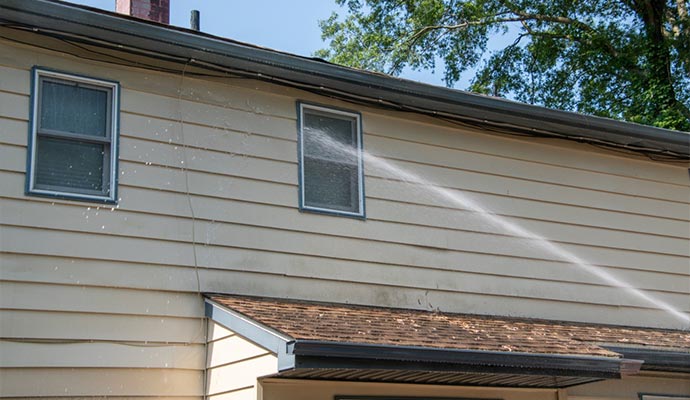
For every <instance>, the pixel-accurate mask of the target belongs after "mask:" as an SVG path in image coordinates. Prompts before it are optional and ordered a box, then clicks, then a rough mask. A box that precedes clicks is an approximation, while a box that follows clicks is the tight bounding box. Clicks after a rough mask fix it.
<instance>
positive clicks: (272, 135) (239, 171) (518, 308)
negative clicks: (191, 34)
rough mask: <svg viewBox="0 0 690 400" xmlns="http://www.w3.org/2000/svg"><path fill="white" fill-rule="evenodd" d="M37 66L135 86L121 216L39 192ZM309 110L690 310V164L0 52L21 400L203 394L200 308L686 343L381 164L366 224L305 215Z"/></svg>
mask: <svg viewBox="0 0 690 400" xmlns="http://www.w3.org/2000/svg"><path fill="white" fill-rule="evenodd" d="M25 38H26V37H25ZM41 40H44V39H41ZM46 44H49V45H50V46H53V47H54V48H56V49H58V50H59V49H61V48H62V47H61V46H64V44H59V43H53V42H50V43H46ZM63 49H64V50H65V51H74V49H69V48H66V47H65V48H63ZM33 65H41V66H46V67H50V68H54V69H58V70H63V71H66V72H73V73H81V74H87V75H91V76H95V77H99V78H103V79H111V80H116V81H119V82H120V83H121V85H122V99H121V106H122V110H121V132H120V134H121V136H120V163H119V175H118V178H119V197H120V199H119V203H118V205H117V206H103V205H98V204H95V203H85V202H76V201H64V200H53V199H46V198H39V197H27V196H25V195H24V180H25V169H26V145H27V131H28V118H29V115H28V112H29V111H28V110H29V106H28V104H29V80H30V73H29V70H30V68H31V67H32V66H33ZM297 100H306V101H310V102H313V103H318V104H326V105H334V106H339V107H342V108H346V109H350V110H353V111H360V112H362V118H363V125H364V139H363V142H364V148H365V150H367V151H369V152H371V153H372V154H374V155H376V156H380V157H383V158H384V159H386V160H388V161H389V162H391V163H393V164H395V165H397V166H400V167H402V168H405V169H406V170H409V171H411V172H414V173H416V174H419V175H420V176H423V177H425V179H427V180H428V181H429V182H434V183H435V184H436V185H439V186H442V187H444V188H447V189H449V190H453V191H462V192H463V193H466V194H467V195H468V196H470V197H471V198H472V199H473V201H475V202H477V203H479V204H481V205H482V207H485V208H487V209H490V210H492V211H493V212H495V213H496V215H498V216H500V217H501V218H504V219H505V220H506V221H509V222H510V223H513V224H516V225H519V226H520V227H522V228H524V229H526V230H529V231H532V232H534V233H536V234H538V235H541V236H543V237H545V238H546V239H548V240H550V241H552V242H554V243H556V244H557V245H558V246H559V247H562V248H563V249H565V250H567V251H568V252H570V253H573V254H576V255H577V256H578V257H581V258H582V259H585V260H587V261H588V262H589V263H591V264H593V265H596V266H597V267H598V268H600V270H601V271H604V272H605V273H607V274H611V275H614V276H616V277H618V278H620V279H621V280H624V281H626V282H629V283H630V284H631V285H633V286H635V287H638V288H641V289H643V290H644V292H645V293H646V294H649V295H650V296H653V297H655V298H658V299H660V300H663V301H664V302H667V303H669V304H671V305H672V306H673V307H675V308H678V309H679V310H681V311H683V312H686V313H687V312H688V311H690V254H689V253H690V247H689V246H688V241H689V240H690V222H689V221H690V204H689V203H690V180H689V179H688V173H687V167H688V165H685V164H671V163H661V162H652V161H650V160H646V159H642V158H639V157H634V156H623V155H620V154H617V153H614V152H610V151H604V150H597V149H593V148H591V147H587V146H584V145H580V144H575V143H570V142H564V141H559V140H546V139H529V140H527V139H522V138H513V137H509V136H501V135H494V134H487V133H486V132H480V131H476V130H471V129H468V128H464V127H460V126H453V125H450V124H448V123H445V122H442V121H437V120H432V119H429V118H424V117H419V116H415V115H412V114H402V113H393V112H385V111H381V110H376V109H370V108H366V107H360V106H357V105H353V104H346V103H341V102H335V101H333V100H330V99H327V98H324V97H319V96H316V95H313V94H309V93H307V92H301V91H297V90H294V89H289V88H284V87H278V86H274V85H270V84H266V83H261V82H254V81H249V80H237V79H230V80H223V79H216V78H208V79H206V80H204V79H198V78H194V77H193V76H192V75H191V74H190V75H188V76H185V77H182V76H181V75H179V74H178V75H174V74H163V73H158V72H154V71H148V70H142V69H136V68H125V67H119V66H115V65H109V64H107V63H100V62H93V61H86V60H81V59H77V58H75V57H72V56H68V55H62V54H60V53H58V52H48V51H44V50H38V49H34V48H30V47H27V46H20V45H13V44H10V43H9V42H6V41H0V188H1V191H0V224H1V226H0V229H1V231H0V241H1V249H0V250H1V251H2V255H1V256H2V260H1V265H0V280H1V281H2V282H0V283H1V285H2V286H1V289H0V299H1V303H0V307H1V308H2V311H1V314H0V332H1V334H0V337H1V338H2V341H1V342H0V355H1V356H2V370H0V372H1V373H0V375H2V379H3V380H4V381H3V382H0V387H2V389H1V390H0V395H2V396H4V397H27V396H45V397H55V398H59V397H61V396H106V395H107V396H115V397H118V396H120V397H126V396H143V397H145V396H161V397H167V396H178V397H180V398H188V397H189V396H201V395H202V394H203V390H204V389H203V388H204V379H205V378H204V372H203V371H204V369H205V367H206V365H205V355H204V354H205V353H204V343H205V338H206V329H207V327H206V325H205V323H206V322H205V319H204V317H203V305H202V300H201V297H200V296H199V291H201V292H223V293H238V294H252V295H266V296H277V297H290V298H303V299H312V300H325V301H335V302H350V303H365V304H374V305H382V306H396V307H413V308H426V309H441V310H444V311H460V312H470V313H480V314H482V313H483V314H498V315H516V316H532V317H541V318H553V319H566V320H579V321H593V322H608V323H616V324H631V325H643V326H663V327H676V328H678V327H681V326H683V324H682V323H681V322H679V321H678V320H677V319H674V318H673V317H672V316H670V315H669V314H668V313H667V312H665V311H661V310H658V309H656V308H655V307H654V306H652V305H651V304H649V303H648V302H646V301H644V300H641V299H640V298H638V297H635V296H632V295H630V294H629V293H627V292H625V291H623V290H620V289H617V288H615V287H612V285H611V284H610V283H607V282H605V281H602V280H601V278H600V277H597V276H595V275H592V274H590V273H588V272H585V271H582V270H581V269H579V268H577V267H574V266H573V265H571V264H570V263H568V262H567V260H565V259H564V258H563V257H559V256H557V255H554V254H551V253H549V252H546V251H544V249H543V248H540V247H539V246H535V245H534V243H533V241H532V240H530V239H529V238H525V237H521V235H519V234H516V233H514V232H508V231H506V230H505V229H503V228H501V227H500V226H496V225H494V224H491V223H487V221H486V219H485V217H484V216H482V215H481V214H478V213H476V212H473V211H472V210H471V209H470V208H468V207H467V206H464V205H462V204H452V203H449V202H448V201H447V200H444V199H442V198H439V197H434V196H430V195H429V194H428V187H425V186H424V185H420V184H415V183H412V184H410V183H406V182H402V181H401V180H400V179H399V178H397V177H395V176H391V174H390V173H389V172H387V171H384V170H381V169H379V168H375V166H374V165H372V164H371V163H367V162H366V160H365V173H366V177H365V186H366V207H367V220H366V221H360V220H353V219H348V218H337V217H332V216H323V215H316V214H309V213H300V212H299V211H298V209H297V198H298V196H297V192H298V187H297V135H296V115H295V102H296V101H297ZM20 355H21V357H20ZM5 360H10V361H5ZM257 360H258V359H257ZM264 361H265V360H264ZM257 362H258V361H257ZM221 369H222V368H221ZM218 371H219V372H218V374H220V371H221V370H220V369H218ZM225 372H227V371H225ZM225 372H224V373H225ZM218 376H220V375H218ZM37 381H40V382H44V383H45V384H42V385H40V387H37V386H36V385H27V383H28V382H37ZM80 381H86V383H85V384H83V385H79V382H80ZM148 381H150V382H151V384H150V385H147V384H146V382H148ZM166 382H167V383H168V384H169V385H168V384H166ZM171 382H173V383H171ZM236 389H241V388H236ZM216 393H217V396H214V398H216V397H217V399H218V400H221V399H226V398H227V399H230V398H232V399H240V398H242V399H244V398H248V396H251V393H250V392H249V391H244V392H243V391H242V390H238V391H236V392H232V391H231V392H226V391H222V390H221V391H218V392H216ZM547 398H548V396H547Z"/></svg>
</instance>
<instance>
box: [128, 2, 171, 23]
mask: <svg viewBox="0 0 690 400" xmlns="http://www.w3.org/2000/svg"><path fill="white" fill-rule="evenodd" d="M115 1H116V3H115V5H116V10H117V12H119V13H120V14H127V15H131V16H133V17H137V18H142V19H147V20H149V21H154V22H160V23H162V24H169V23H170V0H115Z"/></svg>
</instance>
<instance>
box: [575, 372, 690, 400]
mask: <svg viewBox="0 0 690 400" xmlns="http://www.w3.org/2000/svg"><path fill="white" fill-rule="evenodd" d="M567 393H568V397H567V400H640V398H639V394H640V393H647V394H651V393H654V394H658V395H667V396H670V397H676V396H690V375H688V374H651V373H649V374H646V376H645V375H644V374H643V375H642V376H630V377H624V378H623V379H621V380H618V381H606V382H596V383H590V384H587V385H581V386H577V387H573V388H569V389H568V390H567ZM679 400H683V399H679Z"/></svg>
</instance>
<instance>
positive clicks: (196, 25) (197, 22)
mask: <svg viewBox="0 0 690 400" xmlns="http://www.w3.org/2000/svg"><path fill="white" fill-rule="evenodd" d="M189 25H190V26H191V28H192V30H195V31H198V30H201V14H200V13H199V10H192V15H191V16H190V19H189Z"/></svg>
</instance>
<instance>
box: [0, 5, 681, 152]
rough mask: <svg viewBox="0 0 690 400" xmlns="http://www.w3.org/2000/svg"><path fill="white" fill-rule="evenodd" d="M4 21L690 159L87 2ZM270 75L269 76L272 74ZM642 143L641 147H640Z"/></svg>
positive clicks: (561, 116) (601, 127)
mask: <svg viewBox="0 0 690 400" xmlns="http://www.w3.org/2000/svg"><path fill="white" fill-rule="evenodd" d="M0 9H3V15H4V16H3V19H4V20H6V21H10V22H14V23H19V24H26V25H28V26H33V27H37V28H43V29H50V30H54V31H58V32H75V33H79V34H80V35H83V36H84V37H88V38H91V39H95V40H98V41H105V42H110V43H115V44H119V45H121V46H123V49H125V48H126V47H127V46H130V47H132V48H137V49H143V50H147V51H153V52H156V53H159V54H165V55H169V56H174V57H181V58H185V59H187V60H192V59H194V60H198V61H202V62H205V63H210V64H215V65H221V66H227V67H230V68H236V69H238V70H243V71H251V72H252V73H253V74H255V75H256V77H257V78H258V79H260V77H266V78H271V77H272V78H278V79H280V80H284V81H286V82H294V83H296V84H303V85H311V86H313V88H314V89H320V90H322V91H324V92H326V91H331V92H330V95H334V93H335V92H340V93H342V95H343V98H347V97H348V96H351V97H350V98H351V99H353V98H360V99H361V98H362V97H363V95H362V93H366V95H365V96H366V98H367V99H368V101H370V102H371V104H372V105H376V104H383V103H390V104H393V105H395V106H397V107H399V108H400V109H401V110H403V111H413V112H418V113H421V114H427V115H432V116H433V115H437V116H444V115H445V116H446V117H448V116H450V117H454V118H457V119H458V120H466V121H471V122H472V123H473V124H484V125H487V126H493V127H501V126H502V127H503V128H502V129H504V130H508V131H510V130H517V131H520V132H522V133H528V132H552V133H553V134H554V135H555V136H559V137H564V138H566V139H570V140H577V141H584V142H591V143H599V144H602V143H608V144H614V145H616V146H618V147H623V148H629V149H633V150H634V149H637V150H638V151H643V150H644V151H646V152H648V153H659V154H675V155H676V156H680V157H681V158H683V159H690V134H688V133H684V132H680V131H672V130H667V129H661V128H656V127H651V126H644V125H638V124H633V123H628V122H622V121H617V120H612V119H607V118H602V117H595V116H588V115H583V114H577V113H573V112H568V111H560V110H553V109H548V108H544V107H539V106H534V105H529V104H523V103H518V102H514V101H509V100H505V99H500V98H495V97H488V96H482V95H477V94H472V93H468V92H463V91H459V90H455V89H448V88H444V87H438V86H433V85H428V84H424V83H419V82H414V81H409V80H404V79H399V78H395V77H391V76H386V75H382V74H378V73H373V72H367V71H362V70H357V69H353V68H348V67H344V66H339V65H335V64H330V63H326V62H323V61H319V60H316V59H310V58H306V57H301V56H296V55H292V54H288V53H282V52H279V51H275V50H269V49H264V48H260V47H256V46H251V45H248V44H242V43H239V42H236V41H232V40H227V39H223V38H219V37H214V36H211V35H206V34H199V33H194V32H192V31H189V30H187V29H183V28H175V27H171V26H162V25H160V24H155V23H150V22H146V21H136V20H133V19H129V18H124V17H122V16H119V15H116V14H113V13H109V12H106V11H101V12H99V11H97V10H94V9H91V8H84V7H80V6H76V5H73V4H66V3H58V2H55V1H54V0H35V1H32V2H26V1H24V0H0ZM269 80H270V79H269ZM640 149H642V150H640Z"/></svg>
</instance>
